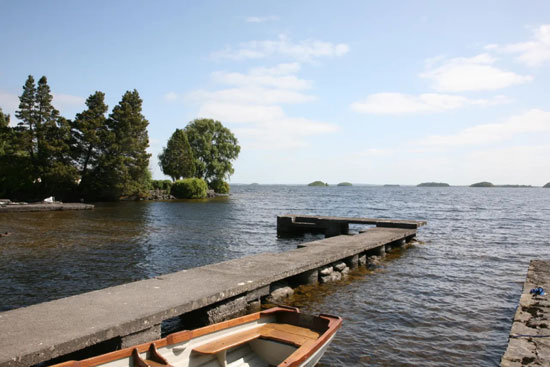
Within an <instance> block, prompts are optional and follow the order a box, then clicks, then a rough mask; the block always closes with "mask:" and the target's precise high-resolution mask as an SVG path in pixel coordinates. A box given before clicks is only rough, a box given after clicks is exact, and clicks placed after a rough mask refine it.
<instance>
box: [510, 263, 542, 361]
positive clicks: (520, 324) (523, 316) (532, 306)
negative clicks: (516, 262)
mask: <svg viewBox="0 0 550 367" xmlns="http://www.w3.org/2000/svg"><path fill="white" fill-rule="evenodd" d="M538 287H542V288H543V289H544V291H545V292H546V294H545V295H534V294H532V293H530V291H531V289H534V288H538ZM548 292H550V261H548V260H547V261H543V260H532V261H531V263H530V265H529V270H528V272H527V278H526V280H525V283H524V285H523V292H522V294H521V297H520V301H519V306H518V308H517V310H516V313H515V315H514V321H513V324H512V328H511V330H510V338H509V340H508V347H507V349H506V352H505V353H504V356H502V359H501V366H502V367H512V366H514V367H515V366H550V293H548Z"/></svg>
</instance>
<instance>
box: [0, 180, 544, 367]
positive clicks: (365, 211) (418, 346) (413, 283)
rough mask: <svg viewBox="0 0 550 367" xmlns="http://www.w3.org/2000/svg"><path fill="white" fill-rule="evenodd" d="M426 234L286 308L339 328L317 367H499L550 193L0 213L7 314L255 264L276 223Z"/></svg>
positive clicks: (361, 192) (1, 304)
mask: <svg viewBox="0 0 550 367" xmlns="http://www.w3.org/2000/svg"><path fill="white" fill-rule="evenodd" d="M287 213H296V214H298V213H299V214H317V215H338V216H358V217H379V218H395V219H418V220H427V221H428V225H427V226H426V227H423V228H422V229H421V230H420V231H419V235H418V240H419V241H420V242H419V243H416V244H415V245H413V246H411V247H409V248H408V249H406V250H397V251H395V252H392V253H391V254H390V255H389V256H388V257H387V258H386V259H385V260H384V262H383V263H382V264H381V266H379V267H378V268H377V269H375V270H373V271H365V270H363V271H359V272H355V273H354V274H353V275H352V276H351V277H350V279H348V280H346V281H342V282H340V283H337V284H331V285H322V286H319V287H315V288H303V289H301V290H300V291H299V292H298V293H297V295H296V296H295V297H294V298H293V299H292V300H290V301H289V302H290V303H292V304H294V305H297V306H300V307H301V308H302V309H303V310H304V311H306V312H312V313H318V312H326V313H332V314H336V315H340V316H342V317H343V318H344V320H345V321H344V326H343V327H342V329H341V330H340V332H339V333H338V334H337V337H336V338H335V340H334V342H333V344H332V345H331V347H330V348H329V351H328V352H327V354H326V355H325V357H324V358H323V360H322V362H321V364H320V365H322V366H458V365H460V366H496V365H498V364H499V361H500V357H501V355H502V354H503V353H504V350H505V348H506V344H507V338H508V332H509V330H510V326H511V320H512V317H513V314H514V311H515V307H516V306H517V302H518V300H519V295H520V293H521V288H522V284H523V281H524V278H525V274H526V272H527V268H528V264H529V260H530V259H544V258H546V259H547V258H550V254H549V249H550V247H549V246H550V242H549V241H550V240H549V238H550V220H549V217H550V190H547V189H539V188H531V189H510V188H492V189H486V188H465V187H451V188H417V187H368V186H367V187H365V186H362V187H360V186H354V187H319V188H317V187H304V186H263V185H262V186H237V185H235V186H233V187H232V195H231V196H230V197H229V198H217V199H215V200H211V201H205V202H124V203H115V204H98V205H97V207H96V209H95V210H93V211H83V212H48V213H20V214H5V213H0V232H5V231H8V232H11V233H12V234H11V235H10V236H8V237H3V238H0V256H1V263H0V295H1V298H0V311H5V310H9V309H13V308H17V307H22V306H26V305H30V304H35V303H39V302H44V301H47V300H52V299H57V298H60V297H65V296H69V295H73V294H78V293H82V292H86V291H90V290H94V289H99V288H105V287H108V286H112V285H117V284H121V283H125V282H129V281H134V280H139V279H144V278H149V277H153V276H156V275H160V274H164V273H170V272H174V271H178V270H181V269H186V268H192V267H196V266H201V265H205V264H209V263H215V262H219V261H222V260H228V259H233V258H237V257H241V256H245V255H250V254H255V253H260V252H280V251H285V250H288V249H293V248H295V247H296V244H297V243H299V242H302V241H309V240H312V239H314V238H315V237H312V236H307V235H306V236H305V237H299V238H294V239H278V238H277V236H276V216H277V215H278V214H287Z"/></svg>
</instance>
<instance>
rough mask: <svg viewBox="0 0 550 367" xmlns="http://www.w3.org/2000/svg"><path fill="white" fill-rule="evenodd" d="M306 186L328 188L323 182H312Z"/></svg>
mask: <svg viewBox="0 0 550 367" xmlns="http://www.w3.org/2000/svg"><path fill="white" fill-rule="evenodd" d="M308 186H328V183H326V182H323V181H313V182H312V183H310V184H308Z"/></svg>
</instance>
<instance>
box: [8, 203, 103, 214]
mask: <svg viewBox="0 0 550 367" xmlns="http://www.w3.org/2000/svg"><path fill="white" fill-rule="evenodd" d="M93 208H94V205H93V204H82V203H31V204H7V205H0V213H16V212H49V211H58V210H92V209H93Z"/></svg>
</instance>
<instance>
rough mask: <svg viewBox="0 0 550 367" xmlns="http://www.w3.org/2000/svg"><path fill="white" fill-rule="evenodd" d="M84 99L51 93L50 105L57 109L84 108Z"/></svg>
mask: <svg viewBox="0 0 550 367" xmlns="http://www.w3.org/2000/svg"><path fill="white" fill-rule="evenodd" d="M85 103H86V99H85V98H82V97H78V96H72V95H70V94H59V93H53V101H52V104H53V105H54V106H55V107H56V108H59V109H65V108H73V107H84V105H85Z"/></svg>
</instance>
